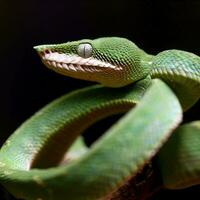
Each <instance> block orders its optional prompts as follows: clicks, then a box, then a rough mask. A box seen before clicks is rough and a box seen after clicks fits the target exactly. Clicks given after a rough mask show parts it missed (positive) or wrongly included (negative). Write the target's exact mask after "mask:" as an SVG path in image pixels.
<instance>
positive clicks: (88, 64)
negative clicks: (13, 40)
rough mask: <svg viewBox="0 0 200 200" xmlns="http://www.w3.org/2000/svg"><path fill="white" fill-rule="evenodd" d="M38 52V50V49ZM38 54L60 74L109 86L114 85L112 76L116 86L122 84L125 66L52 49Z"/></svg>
mask: <svg viewBox="0 0 200 200" xmlns="http://www.w3.org/2000/svg"><path fill="white" fill-rule="evenodd" d="M36 50H38V49H37V47H36ZM38 53H39V55H40V57H41V60H42V62H43V63H44V64H45V66H47V67H48V68H50V69H52V70H54V71H56V72H58V73H60V74H63V75H66V76H70V77H73V78H78V79H83V80H91V81H95V82H100V83H102V84H104V85H107V86H111V85H113V79H112V78H111V77H112V76H113V77H114V78H115V79H116V81H117V83H116V84H118V83H120V76H121V75H122V74H123V70H124V69H123V66H117V65H114V64H111V63H109V62H105V61H101V60H99V59H97V58H94V57H89V58H83V57H80V56H79V55H77V54H65V53H59V52H57V51H52V50H50V49H42V50H40V51H38ZM118 76H119V77H118ZM102 80H104V82H102ZM107 80H108V81H112V83H109V82H107Z"/></svg>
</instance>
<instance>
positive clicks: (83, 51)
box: [77, 44, 92, 58]
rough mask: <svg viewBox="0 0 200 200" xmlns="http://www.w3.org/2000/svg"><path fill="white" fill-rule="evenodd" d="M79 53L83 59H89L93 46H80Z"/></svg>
mask: <svg viewBox="0 0 200 200" xmlns="http://www.w3.org/2000/svg"><path fill="white" fill-rule="evenodd" d="M77 52H78V55H79V56H81V57H82V58H89V57H90V56H91V55H92V46H91V45H90V44H80V45H79V46H78V49H77Z"/></svg>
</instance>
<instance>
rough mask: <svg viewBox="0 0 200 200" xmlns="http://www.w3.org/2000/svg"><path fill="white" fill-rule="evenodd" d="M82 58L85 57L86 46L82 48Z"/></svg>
mask: <svg viewBox="0 0 200 200" xmlns="http://www.w3.org/2000/svg"><path fill="white" fill-rule="evenodd" d="M83 56H84V57H86V46H85V45H84V46H83Z"/></svg>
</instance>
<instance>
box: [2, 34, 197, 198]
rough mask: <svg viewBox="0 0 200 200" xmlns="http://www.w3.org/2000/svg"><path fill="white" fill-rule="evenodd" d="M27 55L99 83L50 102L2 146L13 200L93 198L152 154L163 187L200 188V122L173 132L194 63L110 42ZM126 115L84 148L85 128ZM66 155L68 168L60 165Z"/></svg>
mask: <svg viewBox="0 0 200 200" xmlns="http://www.w3.org/2000/svg"><path fill="white" fill-rule="evenodd" d="M35 49H36V50H37V52H38V53H39V55H40V57H41V59H42V61H43V63H44V64H45V65H46V66H47V67H49V68H50V69H52V70H54V71H56V72H58V73H61V74H64V75H67V76H70V77H74V78H80V79H84V80H90V81H95V82H99V83H101V84H102V85H95V86H91V87H88V88H85V89H81V90H77V91H74V92H72V93H70V94H67V95H64V96H63V97H60V98H58V99H57V100H55V101H53V102H52V103H50V104H48V105H47V106H45V107H44V108H42V109H41V110H40V111H38V112H37V113H36V114H35V115H33V116H32V117H31V118H30V119H28V120H27V121H26V122H25V123H23V124H22V125H21V126H20V127H19V128H18V129H17V130H16V131H15V132H14V133H13V134H12V135H11V137H10V138H9V139H8V140H7V141H6V142H5V144H4V145H3V146H2V148H1V150H0V183H1V184H3V185H4V186H5V187H6V188H7V189H8V190H9V191H10V192H11V193H12V194H13V195H14V196H16V197H18V198H22V199H28V200H42V199H44V200H66V199H70V200H95V199H101V198H104V197H106V196H107V195H109V194H110V193H112V192H113V191H115V190H116V189H117V188H118V187H119V186H121V185H123V183H124V182H125V181H127V180H128V179H130V178H131V177H134V176H135V175H136V174H137V173H138V171H140V170H141V169H142V168H143V167H144V166H145V165H146V164H147V163H148V162H149V161H150V160H151V159H152V157H154V156H155V155H157V157H158V167H159V170H160V174H161V177H162V180H163V185H164V187H166V188H171V189H176V188H185V187H189V186H191V185H195V184H199V183H200V121H195V122H192V123H189V124H186V125H183V126H181V127H180V128H178V129H177V130H176V131H175V132H174V130H175V129H176V128H177V127H178V125H179V124H180V122H181V120H182V111H185V110H187V109H189V108H190V107H191V106H192V105H193V104H195V103H196V102H197V101H198V99H199V97H200V57H199V56H197V55H195V54H192V53H189V52H185V51H180V50H167V51H163V52H161V53H159V54H158V55H156V56H153V55H149V54H147V53H145V52H144V51H143V50H141V49H139V48H138V47H137V46H136V45H135V44H134V43H132V42H131V41H129V40H127V39H124V38H117V37H110V38H109V37H108V38H99V39H96V40H80V41H75V42H68V43H64V44H59V45H41V46H37V47H35ZM170 88H171V89H172V90H171V89H170ZM177 97H178V98H177ZM179 102H180V103H179ZM133 107H134V108H133ZM128 110H129V112H128V113H127V114H126V115H124V116H123V117H122V118H121V119H120V120H119V122H117V123H116V124H115V125H113V126H112V127H111V128H110V129H109V130H108V131H107V132H106V134H105V135H103V136H102V137H101V138H100V139H99V140H98V141H97V142H95V143H94V144H93V145H92V147H91V148H90V149H88V148H87V147H86V146H85V145H84V143H83V141H82V139H81V137H79V135H80V134H81V133H82V132H83V131H84V130H85V129H86V128H88V127H89V126H90V125H91V124H93V123H94V122H96V121H98V120H100V119H102V118H105V117H107V116H110V115H113V114H116V113H121V112H126V111H128ZM173 132H174V133H173ZM172 133H173V135H172ZM171 135H172V136H171ZM170 136H171V137H170ZM169 137H170V139H169ZM167 140H169V141H168V142H167V143H166V141H167ZM164 143H166V144H165V145H164ZM72 144H73V145H72ZM163 145H164V147H163V148H162V149H161V147H162V146H163ZM160 149H161V151H160ZM67 150H68V153H67V154H66V151H67ZM65 154H66V155H67V156H66V158H67V160H66V161H65V162H67V163H65V164H62V163H63V157H64V155H65Z"/></svg>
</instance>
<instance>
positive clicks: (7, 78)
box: [0, 0, 200, 199]
mask: <svg viewBox="0 0 200 200" xmlns="http://www.w3.org/2000/svg"><path fill="white" fill-rule="evenodd" d="M102 36H121V37H126V38H128V39H130V40H132V41H134V42H135V43H136V44H137V45H138V46H139V47H141V48H142V49H144V50H145V51H146V52H148V53H151V54H156V53H158V52H160V51H162V50H165V49H172V48H176V49H182V50H186V51H190V52H193V53H196V54H197V55H200V51H199V50H200V39H199V36H200V1H199V0H168V1H167V0H166V1H164V0H163V1H162V0H160V1H156V0H132V1H125V0H124V1H119V0H110V1H108V0H107V1H105V0H102V1H95V0H68V1H67V0H65V1H64V0H60V1H59V0H58V1H53V0H43V1H42V0H40V1H39V0H19V1H14V0H13V1H11V0H1V1H0V44H1V47H0V76H1V78H0V81H1V82H0V86H1V98H0V130H1V135H0V144H2V143H3V142H4V141H5V139H6V138H7V137H8V136H9V135H10V134H11V133H12V132H13V131H14V130H15V129H16V127H17V126H19V125H20V124H21V123H22V122H23V121H24V120H25V119H26V118H28V117H29V116H31V115H32V114H33V113H34V112H35V111H36V110H38V109H39V108H41V107H42V106H43V105H45V104H46V103H48V102H49V101H51V100H53V99H54V98H56V97H58V96H60V95H62V94H64V93H67V92H69V91H71V90H74V89H76V88H81V87H85V86H87V85H91V83H88V82H85V81H81V80H75V79H71V78H68V77H64V76H61V75H59V74H56V73H54V72H52V71H50V70H48V69H47V68H45V67H44V66H43V64H42V63H41V61H40V59H39V57H38V55H37V54H36V52H35V51H34V50H33V48H32V47H33V46H34V45H38V44H45V43H60V42H66V41H72V40H78V39H83V38H90V39H93V38H97V37H102ZM199 113H200V103H198V104H196V105H195V106H194V107H193V108H192V109H191V110H190V111H189V112H187V113H186V114H185V121H190V120H194V119H199V116H200V114H199ZM87 137H88V138H89V140H90V138H92V136H90V135H89V136H87ZM3 194H4V193H3V191H2V195H3ZM194 195H197V196H196V197H195V196H194ZM175 197H178V198H179V197H182V198H184V199H199V198H200V188H199V187H194V188H192V189H187V190H184V191H176V192H172V191H162V192H160V193H159V194H158V195H156V196H155V197H154V199H169V198H172V199H173V198H174V199H175ZM2 198H3V199H9V197H6V196H5V194H4V197H3V196H2Z"/></svg>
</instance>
